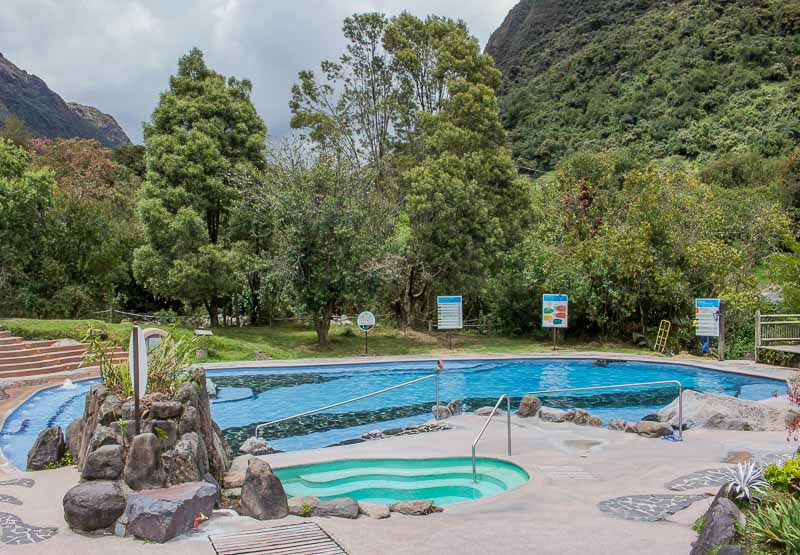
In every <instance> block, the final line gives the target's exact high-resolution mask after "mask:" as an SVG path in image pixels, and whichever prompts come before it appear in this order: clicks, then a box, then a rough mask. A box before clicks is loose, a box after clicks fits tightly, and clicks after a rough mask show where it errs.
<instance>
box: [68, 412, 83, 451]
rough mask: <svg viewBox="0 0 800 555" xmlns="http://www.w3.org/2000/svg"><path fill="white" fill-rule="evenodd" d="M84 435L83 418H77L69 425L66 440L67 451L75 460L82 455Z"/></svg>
mask: <svg viewBox="0 0 800 555" xmlns="http://www.w3.org/2000/svg"><path fill="white" fill-rule="evenodd" d="M82 435H83V418H80V417H78V418H76V419H75V420H73V421H72V422H70V423H69V426H67V433H66V434H65V437H64V440H65V442H66V445H67V451H69V452H70V453H71V454H72V457H73V459H74V460H77V459H78V457H80V456H81V436H82Z"/></svg>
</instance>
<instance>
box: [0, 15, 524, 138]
mask: <svg viewBox="0 0 800 555" xmlns="http://www.w3.org/2000/svg"><path fill="white" fill-rule="evenodd" d="M516 1H517V0H427V1H425V0H402V1H399V0H336V1H327V2H326V1H322V0H294V1H291V2H279V1H274V0H262V1H259V0H169V1H161V0H81V1H77V0H73V1H67V0H3V2H2V5H0V37H2V41H0V52H2V53H3V54H4V55H5V56H6V57H7V58H8V59H10V60H11V61H12V62H14V63H15V64H16V65H18V66H19V67H21V68H22V69H25V70H26V71H28V72H30V73H34V74H36V75H38V76H39V77H41V78H42V79H44V80H45V82H47V84H48V85H49V86H50V88H52V89H53V90H55V91H56V92H57V93H59V94H60V95H61V96H62V97H63V98H64V99H65V100H68V101H70V100H72V101H77V102H81V103H83V104H89V105H92V106H96V107H98V108H99V109H101V110H103V111H105V112H108V113H110V114H112V115H113V116H114V117H115V118H117V120H118V121H119V122H120V124H121V125H122V126H123V128H124V129H125V131H126V132H127V133H128V135H129V136H130V137H131V139H132V140H134V141H135V142H139V141H141V136H142V129H141V125H142V121H144V120H147V119H148V118H149V117H150V113H151V112H152V110H153V107H154V106H155V104H156V102H157V101H158V95H159V93H160V92H161V91H163V90H164V89H165V88H166V87H167V82H168V79H169V76H170V75H171V74H172V73H173V72H174V71H175V69H176V67H177V60H178V58H179V57H180V56H181V55H183V54H185V53H186V52H187V51H188V50H189V49H190V48H192V47H193V46H198V47H200V48H201V49H202V50H203V52H204V53H205V55H206V61H207V63H208V64H209V65H210V66H211V67H213V68H214V69H215V70H217V71H219V72H221V73H223V74H225V75H235V76H237V77H240V78H245V77H246V78H249V79H250V80H251V81H253V100H254V102H255V105H256V108H257V109H258V111H259V113H260V114H261V117H262V118H264V120H265V121H266V123H267V126H268V128H269V130H270V135H271V136H273V137H279V136H281V135H283V134H285V133H286V132H287V130H288V127H289V109H288V101H289V89H290V87H291V85H292V83H293V82H294V80H295V78H296V76H297V72H298V71H300V70H301V69H316V68H317V67H318V64H319V62H320V60H322V59H325V58H328V59H332V58H335V57H336V56H337V55H338V54H339V53H340V52H341V51H342V48H343V45H344V41H343V40H342V37H341V22H342V19H343V18H345V17H346V16H348V15H350V14H352V13H357V12H358V13H360V12H370V11H378V12H383V13H386V14H387V15H395V14H398V13H400V12H401V11H404V10H405V11H409V12H411V13H413V14H415V15H418V16H425V15H428V14H431V13H433V14H437V15H443V16H447V17H452V18H456V19H463V20H465V21H466V22H467V24H468V25H469V28H470V31H471V32H472V34H473V35H475V36H476V37H478V39H479V40H480V41H481V44H482V45H483V44H485V43H486V40H487V39H488V38H489V35H490V34H491V32H492V31H493V30H494V29H495V28H497V26H499V25H500V22H501V21H502V20H503V18H504V17H505V15H506V13H508V10H510V9H511V7H512V6H513V5H514V4H515V3H516Z"/></svg>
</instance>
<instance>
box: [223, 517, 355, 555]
mask: <svg viewBox="0 0 800 555" xmlns="http://www.w3.org/2000/svg"><path fill="white" fill-rule="evenodd" d="M208 539H209V540H211V545H212V546H213V547H214V551H216V552H217V554H218V555H245V554H252V555H256V554H257V555H347V552H346V551H345V550H344V549H342V546H340V545H339V544H338V543H336V540H334V539H333V538H332V537H330V536H329V535H328V534H327V532H325V531H324V530H323V529H322V528H320V527H319V526H317V524H315V523H313V522H305V523H303V524H285V525H283V526H273V527H270V528H259V529H257V530H246V531H242V532H230V533H227V534H214V535H211V536H209V537H208Z"/></svg>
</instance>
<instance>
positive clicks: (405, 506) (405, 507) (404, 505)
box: [390, 500, 436, 516]
mask: <svg viewBox="0 0 800 555" xmlns="http://www.w3.org/2000/svg"><path fill="white" fill-rule="evenodd" d="M390 509H391V511H392V512H393V513H400V514H401V515H411V516H421V515H427V514H430V513H433V512H436V508H435V507H434V506H433V501H432V500H427V501H423V500H417V501H398V502H397V503H394V504H393V505H392V506H391V507H390Z"/></svg>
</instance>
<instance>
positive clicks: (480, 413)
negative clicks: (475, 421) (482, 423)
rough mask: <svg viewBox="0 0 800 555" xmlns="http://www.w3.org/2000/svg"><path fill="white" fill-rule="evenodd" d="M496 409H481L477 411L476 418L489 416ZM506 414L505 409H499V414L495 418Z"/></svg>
mask: <svg viewBox="0 0 800 555" xmlns="http://www.w3.org/2000/svg"><path fill="white" fill-rule="evenodd" d="M493 410H494V407H481V408H479V409H478V410H476V411H475V413H474V414H475V415H476V416H489V415H490V414H492V411H493ZM505 414H506V413H505V411H504V410H503V409H497V412H496V413H494V415H495V416H504V415H505Z"/></svg>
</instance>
